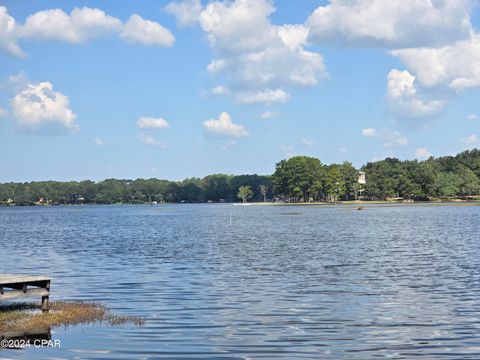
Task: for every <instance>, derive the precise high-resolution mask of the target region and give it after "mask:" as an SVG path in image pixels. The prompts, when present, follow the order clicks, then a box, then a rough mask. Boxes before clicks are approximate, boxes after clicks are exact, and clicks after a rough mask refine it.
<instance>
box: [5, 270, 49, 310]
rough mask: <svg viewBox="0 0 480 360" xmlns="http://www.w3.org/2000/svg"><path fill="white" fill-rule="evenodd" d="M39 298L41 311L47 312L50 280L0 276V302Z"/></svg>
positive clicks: (9, 275) (37, 277) (11, 275)
mask: <svg viewBox="0 0 480 360" xmlns="http://www.w3.org/2000/svg"><path fill="white" fill-rule="evenodd" d="M27 296H28V297H30V296H41V297H42V310H43V311H48V299H49V296H50V279H49V278H47V277H43V276H29V275H17V274H0V301H1V300H9V299H14V298H19V297H27Z"/></svg>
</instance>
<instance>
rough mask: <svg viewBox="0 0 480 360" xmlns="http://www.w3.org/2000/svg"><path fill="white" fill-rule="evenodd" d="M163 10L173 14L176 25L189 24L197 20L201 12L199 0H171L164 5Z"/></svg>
mask: <svg viewBox="0 0 480 360" xmlns="http://www.w3.org/2000/svg"><path fill="white" fill-rule="evenodd" d="M165 11H166V12H168V13H170V14H172V15H173V16H175V18H176V20H177V24H178V25H180V26H190V25H193V24H196V23H197V22H198V17H199V16H200V13H201V12H202V4H201V2H200V0H185V1H182V2H178V3H174V2H173V3H170V4H168V5H167V6H166V7H165Z"/></svg>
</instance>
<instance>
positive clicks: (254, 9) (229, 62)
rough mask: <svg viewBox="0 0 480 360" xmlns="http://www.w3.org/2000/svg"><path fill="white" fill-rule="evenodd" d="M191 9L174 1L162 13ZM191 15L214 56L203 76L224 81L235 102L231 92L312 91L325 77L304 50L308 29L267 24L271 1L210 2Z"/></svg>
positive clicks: (317, 59)
mask: <svg viewBox="0 0 480 360" xmlns="http://www.w3.org/2000/svg"><path fill="white" fill-rule="evenodd" d="M191 4H192V2H191V1H190V0H188V1H183V2H175V3H171V4H170V5H168V7H167V8H169V9H180V8H181V9H182V11H180V12H179V13H180V15H183V14H185V11H187V10H185V9H187V8H188V6H191ZM196 4H197V3H195V6H196ZM193 10H194V11H191V12H188V11H187V12H188V19H190V20H189V23H192V22H193V20H192V19H193V17H194V16H197V20H198V24H199V26H200V27H201V29H202V30H203V31H204V32H205V34H206V38H207V40H208V42H209V44H210V46H211V47H212V49H213V50H214V52H215V54H216V58H215V59H213V60H212V61H211V62H210V64H209V65H208V66H207V71H208V72H209V73H211V74H215V75H216V76H224V77H225V78H226V80H227V81H228V82H229V84H228V87H229V89H230V90H231V91H232V92H233V95H234V97H236V94H235V93H243V92H251V93H254V92H263V91H265V89H281V88H288V87H292V86H314V85H316V84H318V82H319V81H320V79H321V78H322V77H324V76H325V75H326V69H325V64H324V62H323V57H322V55H320V54H319V53H316V52H312V51H308V50H306V46H308V44H307V37H308V32H309V30H308V28H307V27H305V26H304V25H301V24H285V25H281V26H279V25H274V24H272V23H271V21H270V16H271V14H272V13H273V12H274V11H275V7H274V5H273V2H272V1H270V0H233V1H212V2H210V3H209V4H208V5H206V6H205V7H203V8H201V11H200V13H198V7H195V8H194V9H193ZM170 12H172V11H170ZM173 13H174V14H175V15H176V17H177V20H180V19H181V17H180V16H179V15H178V14H176V13H175V12H173ZM197 14H198V15H197ZM242 97H243V94H240V95H239V98H242ZM287 100H288V99H287Z"/></svg>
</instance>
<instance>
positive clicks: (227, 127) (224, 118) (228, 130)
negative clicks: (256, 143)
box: [203, 112, 248, 138]
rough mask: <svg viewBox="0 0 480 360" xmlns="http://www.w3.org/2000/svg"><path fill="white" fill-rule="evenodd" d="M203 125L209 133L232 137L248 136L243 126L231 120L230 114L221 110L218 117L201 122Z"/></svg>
mask: <svg viewBox="0 0 480 360" xmlns="http://www.w3.org/2000/svg"><path fill="white" fill-rule="evenodd" d="M203 127H204V128H205V129H206V130H207V131H208V132H210V133H212V134H215V135H219V136H226V137H232V138H241V137H245V136H248V131H247V129H246V128H245V126H243V125H240V124H235V123H234V122H232V119H231V117H230V115H229V114H228V113H226V112H222V113H221V114H220V116H219V117H218V119H210V120H207V121H204V122H203Z"/></svg>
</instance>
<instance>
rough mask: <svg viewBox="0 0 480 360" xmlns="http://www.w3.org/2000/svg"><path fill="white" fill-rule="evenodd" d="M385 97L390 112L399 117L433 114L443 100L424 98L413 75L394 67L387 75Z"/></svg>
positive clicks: (417, 116) (439, 109)
mask: <svg viewBox="0 0 480 360" xmlns="http://www.w3.org/2000/svg"><path fill="white" fill-rule="evenodd" d="M387 80H388V83H387V94H386V98H387V101H388V103H389V105H390V109H391V110H392V112H393V113H394V114H395V115H396V116H397V117H399V118H419V117H428V116H433V115H436V114H438V113H439V112H441V110H443V107H444V105H445V103H444V101H441V100H437V99H431V100H429V99H425V98H423V97H422V96H421V95H420V94H419V91H418V89H417V87H416V83H415V76H413V75H412V74H410V73H409V72H408V71H400V70H397V69H394V70H392V71H390V73H389V74H388V76H387Z"/></svg>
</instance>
